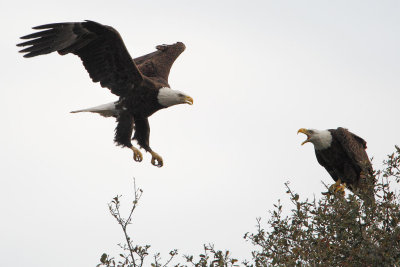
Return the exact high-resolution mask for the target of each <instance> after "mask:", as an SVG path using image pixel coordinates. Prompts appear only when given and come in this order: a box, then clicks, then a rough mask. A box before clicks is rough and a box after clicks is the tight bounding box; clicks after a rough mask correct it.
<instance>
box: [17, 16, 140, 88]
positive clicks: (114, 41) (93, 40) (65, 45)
mask: <svg viewBox="0 0 400 267" xmlns="http://www.w3.org/2000/svg"><path fill="white" fill-rule="evenodd" d="M33 29H36V30H43V31H40V32H37V33H33V34H29V35H26V36H23V37H21V39H30V40H29V41H26V42H23V43H20V44H18V46H22V47H25V46H29V47H27V48H25V49H23V50H21V51H20V52H22V53H27V54H25V55H24V57H34V56H38V55H44V54H48V53H51V52H55V51H57V52H58V53H59V54H61V55H65V54H68V53H73V54H75V55H77V56H79V57H80V58H81V60H82V62H83V65H84V66H85V68H86V70H87V71H88V72H89V75H90V77H91V78H92V80H93V81H94V82H100V84H101V86H102V87H107V88H109V89H111V92H112V93H114V94H116V95H118V96H123V95H125V94H126V93H127V92H128V91H129V90H131V89H132V88H133V87H134V86H137V85H139V84H140V83H141V81H142V80H143V76H142V74H141V72H140V71H139V69H138V68H137V66H136V65H135V63H134V61H133V60H132V58H131V56H130V55H129V53H128V51H127V49H126V47H125V45H124V43H123V41H122V38H121V36H120V35H119V33H118V32H117V31H116V30H115V29H113V28H112V27H109V26H105V25H102V24H99V23H97V22H93V21H85V22H81V23H80V22H77V23H54V24H46V25H41V26H37V27H34V28H33Z"/></svg>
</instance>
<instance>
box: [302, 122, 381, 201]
mask: <svg viewBox="0 0 400 267" xmlns="http://www.w3.org/2000/svg"><path fill="white" fill-rule="evenodd" d="M297 133H303V134H305V135H307V140H305V141H304V142H303V143H302V145H304V144H305V143H308V142H310V143H312V144H313V145H314V149H315V155H316V156H317V160H318V163H319V164H320V165H322V166H323V167H324V168H325V169H326V170H327V171H328V173H329V174H330V175H331V177H332V178H333V180H335V182H336V183H335V185H334V186H336V189H335V190H338V189H341V190H343V189H344V187H345V186H347V187H348V188H349V189H351V190H352V191H357V190H358V189H360V188H367V187H368V190H367V191H368V192H367V191H365V193H367V194H368V195H369V196H371V193H372V194H373V191H372V189H373V187H372V186H367V184H368V183H370V182H369V181H367V183H365V182H364V181H365V180H367V178H369V177H371V175H372V173H373V170H372V165H371V162H370V160H369V158H368V155H367V152H366V151H365V149H366V148H367V142H365V140H364V139H362V138H361V137H359V136H357V135H355V134H353V133H352V132H350V131H348V130H347V129H345V128H341V127H339V128H337V129H329V130H322V131H320V130H315V129H304V128H301V129H300V130H298V132H297ZM341 183H344V186H340V184H341ZM372 196H373V195H372Z"/></svg>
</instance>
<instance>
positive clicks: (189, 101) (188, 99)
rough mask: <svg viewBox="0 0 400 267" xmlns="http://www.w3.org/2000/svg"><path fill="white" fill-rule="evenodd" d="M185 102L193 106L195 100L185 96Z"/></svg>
mask: <svg viewBox="0 0 400 267" xmlns="http://www.w3.org/2000/svg"><path fill="white" fill-rule="evenodd" d="M184 102H185V103H186V104H189V105H193V98H191V97H190V96H185V99H184Z"/></svg>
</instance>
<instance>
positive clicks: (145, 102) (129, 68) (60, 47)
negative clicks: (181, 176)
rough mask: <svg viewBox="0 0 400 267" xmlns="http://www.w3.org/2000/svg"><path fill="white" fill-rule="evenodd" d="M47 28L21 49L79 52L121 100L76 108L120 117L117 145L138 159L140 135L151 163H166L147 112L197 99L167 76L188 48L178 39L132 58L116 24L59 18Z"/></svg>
mask: <svg viewBox="0 0 400 267" xmlns="http://www.w3.org/2000/svg"><path fill="white" fill-rule="evenodd" d="M33 29H35V30H42V31H39V32H36V33H33V34H29V35H26V36H23V37H21V39H29V41H25V42H23V43H20V44H18V45H17V46H21V47H25V46H28V47H27V48H25V49H23V50H21V51H20V52H22V53H26V54H25V55H24V57H27V58H30V57H35V56H39V55H44V54H49V53H51V52H55V51H57V52H58V53H59V54H60V55H65V54H68V53H72V54H75V55H77V56H79V57H80V58H81V60H82V63H83V65H84V66H85V68H86V70H87V71H88V73H89V75H90V77H91V78H92V80H93V82H100V85H101V86H102V87H107V88H108V89H110V90H111V93H113V94H115V95H117V96H119V100H118V101H116V102H112V103H109V104H104V105H100V106H97V107H93V108H88V109H83V110H78V111H75V112H83V111H86V112H95V113H99V114H100V115H103V116H106V117H107V116H113V117H115V118H116V119H117V127H116V129H115V138H114V141H115V142H116V144H117V145H120V146H122V147H128V148H130V149H132V150H133V153H134V156H133V158H134V160H135V161H138V162H140V161H142V159H143V156H142V154H141V152H140V151H139V149H137V148H135V147H134V146H133V145H132V143H131V137H132V132H133V130H135V134H134V136H133V138H132V139H134V140H136V141H137V142H138V144H139V145H140V147H142V148H143V149H145V150H146V151H148V152H150V153H151V155H152V159H151V163H152V164H153V165H155V166H158V167H161V166H163V160H162V158H161V156H160V155H158V154H157V153H156V152H154V151H153V150H152V149H151V148H150V144H149V137H150V125H149V121H148V117H149V116H151V115H152V114H153V113H154V112H156V111H158V110H160V109H163V108H167V107H170V106H173V105H177V104H184V103H186V104H190V105H192V104H193V99H192V98H191V97H190V96H188V95H186V94H184V93H183V92H180V91H177V90H172V89H171V88H170V86H169V84H168V75H169V72H170V69H171V66H172V64H173V63H174V61H175V60H176V58H177V57H178V56H179V55H180V54H181V53H182V52H183V51H184V50H185V45H184V44H183V43H181V42H178V43H176V44H173V45H159V46H157V47H156V48H157V51H155V52H153V53H150V54H147V55H144V56H142V57H139V58H136V59H132V58H131V56H130V55H129V53H128V51H127V49H126V47H125V45H124V43H123V41H122V38H121V36H120V35H119V33H118V32H117V31H116V30H115V29H114V28H112V27H110V26H106V25H102V24H100V23H97V22H94V21H88V20H86V21H85V22H70V23H54V24H47V25H42V26H37V27H34V28H33Z"/></svg>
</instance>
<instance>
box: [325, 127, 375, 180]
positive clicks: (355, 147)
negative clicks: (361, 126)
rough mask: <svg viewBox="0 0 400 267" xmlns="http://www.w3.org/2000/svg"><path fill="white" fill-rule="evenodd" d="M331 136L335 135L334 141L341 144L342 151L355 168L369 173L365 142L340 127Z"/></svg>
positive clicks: (370, 168)
mask: <svg viewBox="0 0 400 267" xmlns="http://www.w3.org/2000/svg"><path fill="white" fill-rule="evenodd" d="M333 134H334V135H335V138H336V140H338V141H339V143H340V144H341V146H342V148H343V150H344V151H345V152H346V154H347V155H348V156H349V158H350V159H351V160H352V163H353V164H354V165H355V166H358V167H359V168H360V169H361V170H362V171H363V172H365V173H371V172H372V165H371V162H370V160H369V158H368V155H367V152H366V151H365V149H366V148H367V142H365V140H364V139H362V138H361V137H359V136H357V135H355V134H353V133H351V132H349V131H348V130H347V129H345V128H341V127H339V128H337V129H336V131H334V132H333Z"/></svg>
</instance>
